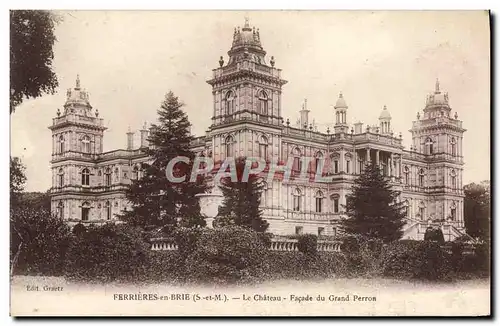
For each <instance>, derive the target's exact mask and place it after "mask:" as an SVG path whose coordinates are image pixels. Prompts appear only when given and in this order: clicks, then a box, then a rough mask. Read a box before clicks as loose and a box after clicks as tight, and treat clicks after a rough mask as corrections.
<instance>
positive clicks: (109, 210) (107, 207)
mask: <svg viewBox="0 0 500 326" xmlns="http://www.w3.org/2000/svg"><path fill="white" fill-rule="evenodd" d="M104 209H105V210H106V220H110V219H111V215H112V208H111V203H110V202H109V200H108V201H106V204H105V205H104Z"/></svg>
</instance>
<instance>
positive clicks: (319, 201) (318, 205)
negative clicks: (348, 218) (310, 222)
mask: <svg viewBox="0 0 500 326" xmlns="http://www.w3.org/2000/svg"><path fill="white" fill-rule="evenodd" d="M323 197H324V195H323V193H322V192H321V191H318V192H316V213H322V212H323Z"/></svg>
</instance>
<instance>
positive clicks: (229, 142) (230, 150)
mask: <svg viewBox="0 0 500 326" xmlns="http://www.w3.org/2000/svg"><path fill="white" fill-rule="evenodd" d="M233 155H234V139H233V137H231V136H227V138H226V158H228V157H233Z"/></svg>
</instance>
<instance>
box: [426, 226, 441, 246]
mask: <svg viewBox="0 0 500 326" xmlns="http://www.w3.org/2000/svg"><path fill="white" fill-rule="evenodd" d="M424 241H436V242H438V243H440V244H443V243H444V235H443V231H441V229H439V228H433V227H428V228H427V229H426V230H425V234H424Z"/></svg>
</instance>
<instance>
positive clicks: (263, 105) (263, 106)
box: [259, 91, 268, 114]
mask: <svg viewBox="0 0 500 326" xmlns="http://www.w3.org/2000/svg"><path fill="white" fill-rule="evenodd" d="M267 106H268V97H267V94H266V92H265V91H261V92H260V93H259V114H268V107H267Z"/></svg>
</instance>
